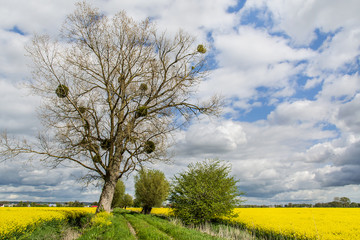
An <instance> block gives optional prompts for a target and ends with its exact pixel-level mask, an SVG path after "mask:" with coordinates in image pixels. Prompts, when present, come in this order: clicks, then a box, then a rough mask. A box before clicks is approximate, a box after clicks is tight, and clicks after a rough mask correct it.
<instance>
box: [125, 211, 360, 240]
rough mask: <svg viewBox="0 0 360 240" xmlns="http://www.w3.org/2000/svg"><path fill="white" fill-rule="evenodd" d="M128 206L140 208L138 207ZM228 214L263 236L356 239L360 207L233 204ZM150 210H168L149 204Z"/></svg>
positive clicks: (358, 232)
mask: <svg viewBox="0 0 360 240" xmlns="http://www.w3.org/2000/svg"><path fill="white" fill-rule="evenodd" d="M130 210H134V211H141V208H131V209H130ZM234 212H235V213H237V214H238V217H235V218H232V219H231V220H232V221H234V222H238V223H241V224H243V225H244V226H246V227H247V228H248V229H249V230H253V231H257V232H259V233H262V234H263V235H264V236H265V235H267V236H269V235H274V234H281V235H284V236H291V237H293V238H295V239H317V240H318V239H319V240H332V239H334V240H337V239H343V240H345V239H346V240H347V239H351V240H356V239H359V240H360V224H359V222H360V208H236V209H235V210H234ZM151 213H154V214H163V215H169V214H171V209H169V208H153V209H152V210H151Z"/></svg>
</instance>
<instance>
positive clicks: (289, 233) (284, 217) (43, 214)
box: [0, 208, 360, 240]
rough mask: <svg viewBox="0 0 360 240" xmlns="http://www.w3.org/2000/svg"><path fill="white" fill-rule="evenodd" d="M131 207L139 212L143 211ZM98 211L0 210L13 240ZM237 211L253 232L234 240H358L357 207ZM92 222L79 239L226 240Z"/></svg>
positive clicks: (3, 229)
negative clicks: (35, 228)
mask: <svg viewBox="0 0 360 240" xmlns="http://www.w3.org/2000/svg"><path fill="white" fill-rule="evenodd" d="M130 209H131V210H133V211H140V208H130ZM94 211H95V209H93V208H0V239H9V238H7V237H6V236H11V234H12V233H14V232H19V233H22V232H28V231H32V230H31V229H32V228H29V226H40V225H41V224H43V223H44V222H47V221H51V220H59V221H62V220H64V219H68V218H73V219H74V218H76V217H78V216H81V215H86V214H88V213H94ZM234 212H235V213H237V214H238V216H237V217H234V218H231V219H229V220H230V221H231V222H233V224H235V225H238V226H240V227H241V228H246V229H247V230H248V231H249V232H251V233H252V234H248V235H247V236H245V235H244V237H242V238H236V239H254V237H253V236H252V235H255V234H256V236H257V237H259V238H260V239H324V240H325V239H329V240H331V239H360V226H359V224H358V223H359V222H360V209H359V208H237V209H235V210H234ZM152 213H155V214H161V215H171V210H170V209H168V208H154V209H153V210H152ZM88 221H89V220H88ZM90 222H91V224H87V227H86V228H84V229H80V230H79V231H81V234H82V236H81V237H80V238H78V239H94V238H95V239H96V238H98V237H99V236H102V238H101V239H136V238H135V236H136V237H137V238H138V239H224V238H220V237H219V236H218V237H214V236H210V235H207V234H204V233H200V232H199V231H195V230H193V229H188V228H185V227H182V226H181V225H179V224H174V223H172V222H169V221H168V220H165V219H161V218H158V217H155V216H144V215H141V214H136V213H133V214H130V213H129V212H127V211H124V210H120V209H117V210H115V212H114V214H111V215H110V214H106V213H102V214H99V215H97V217H95V218H92V219H91V221H90ZM39 228H40V227H39ZM79 236H80V234H79ZM238 236H239V235H238ZM13 239H14V238H13ZM26 239H31V238H26ZM42 239H46V238H42ZM230 239H231V238H230ZM234 239H235V238H234Z"/></svg>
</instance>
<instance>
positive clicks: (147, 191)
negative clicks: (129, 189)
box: [135, 169, 170, 214]
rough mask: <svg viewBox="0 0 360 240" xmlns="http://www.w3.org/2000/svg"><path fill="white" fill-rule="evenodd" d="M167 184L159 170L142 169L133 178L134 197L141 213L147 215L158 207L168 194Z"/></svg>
mask: <svg viewBox="0 0 360 240" xmlns="http://www.w3.org/2000/svg"><path fill="white" fill-rule="evenodd" d="M169 187H170V186H169V182H168V181H167V180H166V178H165V175H164V173H163V172H161V171H159V170H146V169H142V170H140V171H139V173H138V175H136V176H135V196H136V199H137V201H139V202H140V203H141V206H142V208H143V212H144V213H145V214H149V213H150V212H151V208H152V207H156V206H160V205H161V204H162V202H163V201H165V200H166V198H167V196H168V194H169Z"/></svg>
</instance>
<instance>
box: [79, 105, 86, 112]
mask: <svg viewBox="0 0 360 240" xmlns="http://www.w3.org/2000/svg"><path fill="white" fill-rule="evenodd" d="M86 110H87V109H86V107H83V106H80V107H79V112H81V113H85V112H86Z"/></svg>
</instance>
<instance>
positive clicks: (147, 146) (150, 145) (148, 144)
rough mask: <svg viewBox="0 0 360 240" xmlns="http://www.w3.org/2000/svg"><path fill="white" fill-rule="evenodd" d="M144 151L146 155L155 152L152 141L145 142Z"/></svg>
mask: <svg viewBox="0 0 360 240" xmlns="http://www.w3.org/2000/svg"><path fill="white" fill-rule="evenodd" d="M144 151H145V152H146V153H147V154H150V153H152V152H153V151H155V143H154V142H153V141H146V142H145V145H144Z"/></svg>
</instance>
